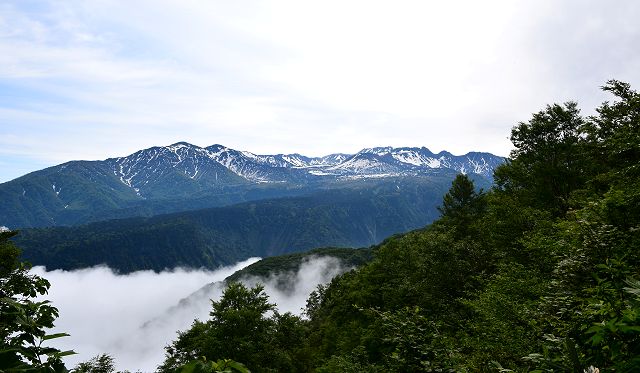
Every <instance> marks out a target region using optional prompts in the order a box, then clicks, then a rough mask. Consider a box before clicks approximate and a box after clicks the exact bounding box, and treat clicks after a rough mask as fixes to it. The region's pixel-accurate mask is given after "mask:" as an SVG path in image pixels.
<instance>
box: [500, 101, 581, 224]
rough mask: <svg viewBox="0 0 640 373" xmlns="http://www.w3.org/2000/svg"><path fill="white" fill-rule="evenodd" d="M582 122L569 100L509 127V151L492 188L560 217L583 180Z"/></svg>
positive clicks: (576, 109)
mask: <svg viewBox="0 0 640 373" xmlns="http://www.w3.org/2000/svg"><path fill="white" fill-rule="evenodd" d="M584 124H585V121H584V119H583V118H582V116H580V110H579V109H578V105H577V104H576V103H575V102H568V103H565V104H564V105H558V104H554V105H549V106H547V107H546V109H545V110H542V111H540V112H538V113H535V114H533V117H532V118H531V120H530V121H528V122H521V123H519V124H518V125H517V126H515V127H514V128H513V129H512V130H511V142H512V143H513V145H514V147H515V149H514V150H513V151H512V152H511V157H510V159H509V160H508V161H507V163H506V164H504V165H502V166H500V167H498V168H497V169H496V171H495V182H496V184H497V186H498V187H499V188H500V189H502V190H506V191H508V192H509V193H511V194H516V195H517V196H518V198H519V199H520V200H521V201H522V202H523V203H524V204H526V205H527V206H532V207H537V208H541V209H545V210H548V211H551V212H552V213H553V215H554V216H561V215H563V214H564V213H565V211H566V210H567V208H568V207H569V197H570V195H571V193H572V192H573V191H574V190H576V189H577V188H579V187H581V186H582V185H583V183H584V169H585V162H584V161H585V160H584V156H583V152H582V148H581V146H580V145H581V144H582V140H581V138H582V134H583V127H584Z"/></svg>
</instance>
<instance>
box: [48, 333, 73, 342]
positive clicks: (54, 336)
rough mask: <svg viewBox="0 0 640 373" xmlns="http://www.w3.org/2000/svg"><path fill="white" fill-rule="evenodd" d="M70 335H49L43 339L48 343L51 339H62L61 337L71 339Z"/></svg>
mask: <svg viewBox="0 0 640 373" xmlns="http://www.w3.org/2000/svg"><path fill="white" fill-rule="evenodd" d="M69 336H70V335H69V334H67V333H56V334H47V335H45V336H44V337H42V339H43V340H45V341H48V340H50V339H56V338H61V337H69Z"/></svg>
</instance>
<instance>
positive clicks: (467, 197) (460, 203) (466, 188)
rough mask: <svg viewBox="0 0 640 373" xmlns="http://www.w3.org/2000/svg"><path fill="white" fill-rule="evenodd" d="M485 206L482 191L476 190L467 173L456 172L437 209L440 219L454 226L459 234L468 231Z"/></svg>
mask: <svg viewBox="0 0 640 373" xmlns="http://www.w3.org/2000/svg"><path fill="white" fill-rule="evenodd" d="M485 207H486V204H485V200H484V193H483V192H482V191H480V192H476V190H475V186H474V185H473V181H472V180H471V179H470V178H469V176H467V175H463V174H458V175H457V176H456V178H455V179H454V180H453V182H452V183H451V188H450V189H449V192H447V194H445V195H444V197H443V198H442V206H440V207H438V211H440V214H441V215H442V221H443V222H444V223H446V224H448V225H451V226H453V227H455V230H456V231H457V233H458V235H459V236H462V235H465V234H467V233H468V232H469V228H470V226H471V224H472V223H473V222H474V221H475V220H477V218H478V217H479V216H480V214H482V212H483V211H484V209H485Z"/></svg>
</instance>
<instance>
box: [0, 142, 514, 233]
mask: <svg viewBox="0 0 640 373" xmlns="http://www.w3.org/2000/svg"><path fill="white" fill-rule="evenodd" d="M503 161H504V159H503V158H501V157H498V156H495V155H492V154H489V153H468V154H465V155H462V156H454V155H452V154H450V153H448V152H440V153H438V154H434V153H432V152H431V151H429V149H427V148H424V147H422V148H392V147H379V148H368V149H362V150H361V151H359V152H358V153H356V154H330V155H327V156H324V157H308V156H305V155H301V154H275V155H259V154H254V153H251V152H248V151H240V150H235V149H231V148H228V147H225V146H223V145H211V146H208V147H199V146H196V145H192V144H188V143H185V142H179V143H176V144H172V145H169V146H156V147H151V148H148V149H144V150H140V151H137V152H135V153H133V154H131V155H128V156H126V157H118V158H109V159H106V160H104V161H72V162H67V163H64V164H61V165H58V166H53V167H49V168H46V169H43V170H40V171H35V172H32V173H30V174H28V175H25V176H22V177H19V178H17V179H15V180H11V181H9V182H6V183H3V184H0V225H8V226H11V227H15V226H17V227H28V226H48V225H65V224H76V223H78V222H86V221H93V220H99V219H106V218H117V217H127V216H140V215H145V214H147V215H150V214H154V213H158V212H171V211H181V210H186V209H190V208H204V207H212V206H221V205H226V204H232V203H238V202H242V201H250V200H257V199H261V198H267V197H269V198H275V197H282V196H290V195H299V194H303V193H309V192H310V191H312V190H317V189H318V188H325V187H331V188H333V187H336V185H338V184H340V183H341V181H349V180H360V179H385V178H390V177H403V176H418V177H431V176H438V175H440V176H443V175H444V176H445V177H451V175H452V174H454V173H456V172H463V173H475V174H478V175H481V176H483V177H484V178H485V179H489V180H490V179H491V176H492V173H493V169H494V168H495V167H496V166H498V165H499V164H500V163H502V162H503ZM338 187H339V185H338Z"/></svg>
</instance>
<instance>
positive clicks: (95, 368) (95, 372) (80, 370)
mask: <svg viewBox="0 0 640 373" xmlns="http://www.w3.org/2000/svg"><path fill="white" fill-rule="evenodd" d="M115 370H116V366H115V361H114V359H113V357H112V356H111V355H109V354H101V355H98V356H94V357H93V358H91V359H90V360H89V361H85V362H82V363H79V364H78V365H76V367H75V368H74V369H73V373H113V372H115Z"/></svg>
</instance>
